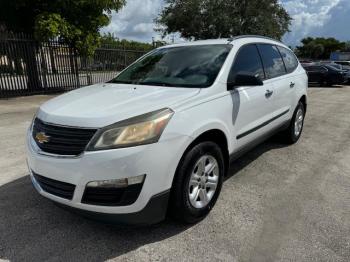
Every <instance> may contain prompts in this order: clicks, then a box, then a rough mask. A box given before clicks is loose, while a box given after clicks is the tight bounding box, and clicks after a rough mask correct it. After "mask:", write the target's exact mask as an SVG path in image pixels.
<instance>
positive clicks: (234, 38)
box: [227, 35, 283, 44]
mask: <svg viewBox="0 0 350 262" xmlns="http://www.w3.org/2000/svg"><path fill="white" fill-rule="evenodd" d="M249 37H256V38H262V39H267V40H272V41H275V42H279V43H282V44H283V42H281V41H279V40H276V39H273V38H271V37H268V36H263V35H237V36H233V37H230V38H228V39H227V40H228V41H229V42H232V41H234V40H237V39H241V38H249Z"/></svg>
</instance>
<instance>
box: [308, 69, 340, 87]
mask: <svg viewBox="0 0 350 262" xmlns="http://www.w3.org/2000/svg"><path fill="white" fill-rule="evenodd" d="M305 70H306V72H307V74H308V76H309V83H318V84H320V85H327V86H331V85H337V84H342V83H344V82H345V80H346V79H345V76H346V71H343V70H339V69H337V68H335V67H333V66H330V65H311V66H305Z"/></svg>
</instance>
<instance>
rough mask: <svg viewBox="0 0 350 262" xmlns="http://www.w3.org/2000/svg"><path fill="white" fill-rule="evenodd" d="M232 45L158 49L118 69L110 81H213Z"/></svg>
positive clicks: (167, 83) (188, 83) (205, 83)
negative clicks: (120, 71)
mask: <svg viewBox="0 0 350 262" xmlns="http://www.w3.org/2000/svg"><path fill="white" fill-rule="evenodd" d="M231 48H232V46H231V45H226V44H224V45H193V46H182V47H170V48H161V49H157V50H155V51H153V52H151V53H149V54H148V55H146V56H145V57H143V58H142V59H141V60H139V61H137V62H136V63H134V64H132V65H131V66H129V67H128V68H127V69H125V70H124V71H123V72H122V73H120V74H119V75H118V76H117V77H116V78H115V79H113V80H112V81H110V82H112V83H126V84H136V85H159V86H173V87H208V86H211V85H212V84H213V82H214V81H215V79H216V77H217V75H218V74H219V71H220V69H221V67H222V65H223V63H224V62H225V60H226V57H227V55H228V53H229V52H230V50H231Z"/></svg>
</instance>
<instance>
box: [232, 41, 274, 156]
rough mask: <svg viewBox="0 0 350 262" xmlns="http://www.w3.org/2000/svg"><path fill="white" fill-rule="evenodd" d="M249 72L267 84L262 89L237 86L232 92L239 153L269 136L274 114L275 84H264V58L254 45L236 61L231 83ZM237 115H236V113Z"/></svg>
mask: <svg viewBox="0 0 350 262" xmlns="http://www.w3.org/2000/svg"><path fill="white" fill-rule="evenodd" d="M243 71H244V72H249V73H252V74H254V75H256V76H258V77H259V78H260V79H261V80H264V85H263V86H236V87H235V88H234V89H233V90H232V91H230V92H231V96H232V101H233V108H234V109H235V110H233V126H234V129H235V134H236V137H235V138H234V139H235V140H236V150H239V149H240V148H242V147H244V146H245V145H247V144H249V143H250V142H252V141H254V140H255V139H257V138H259V137H260V136H262V135H264V134H265V133H267V132H268V131H269V130H270V128H269V124H268V121H269V119H271V117H272V114H273V105H272V103H273V102H272V93H271V92H273V82H272V81H271V80H265V73H264V69H263V65H262V61H261V57H260V54H259V51H258V49H257V46H256V45H255V44H248V45H244V46H243V47H241V48H240V49H239V50H238V53H237V55H236V57H235V59H234V62H233V65H232V68H231V71H230V75H229V80H228V81H229V82H230V80H232V79H235V76H236V75H237V74H238V73H239V72H243ZM235 111H237V112H235Z"/></svg>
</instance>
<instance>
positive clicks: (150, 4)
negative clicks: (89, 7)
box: [101, 0, 163, 42]
mask: <svg viewBox="0 0 350 262" xmlns="http://www.w3.org/2000/svg"><path fill="white" fill-rule="evenodd" d="M162 3H163V0H128V1H127V4H126V6H124V7H123V8H122V9H121V10H120V11H119V12H118V13H115V12H113V13H112V21H111V23H110V24H109V25H108V26H107V27H105V28H103V29H102V30H101V32H102V33H105V32H110V33H114V34H115V35H116V36H117V37H119V38H126V39H132V40H137V41H143V42H151V41H152V37H156V36H157V35H158V34H157V33H156V32H154V30H153V29H154V23H153V22H154V19H155V18H156V17H157V15H158V14H159V13H160V11H161V7H162Z"/></svg>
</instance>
